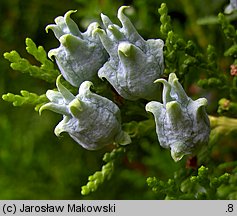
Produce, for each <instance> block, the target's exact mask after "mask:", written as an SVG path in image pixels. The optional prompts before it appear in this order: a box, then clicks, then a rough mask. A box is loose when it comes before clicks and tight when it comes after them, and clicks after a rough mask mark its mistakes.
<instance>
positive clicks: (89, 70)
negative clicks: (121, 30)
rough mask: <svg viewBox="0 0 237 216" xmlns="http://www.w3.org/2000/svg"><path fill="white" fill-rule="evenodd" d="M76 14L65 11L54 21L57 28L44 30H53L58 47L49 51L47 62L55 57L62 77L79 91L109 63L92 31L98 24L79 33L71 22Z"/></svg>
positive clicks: (51, 27) (50, 27) (75, 25)
mask: <svg viewBox="0 0 237 216" xmlns="http://www.w3.org/2000/svg"><path fill="white" fill-rule="evenodd" d="M74 12H76V11H72V10H71V11H68V12H67V13H66V14H65V15H64V17H62V16H59V17H57V18H56V19H55V23H56V24H51V25H48V26H47V27H46V31H48V29H52V30H53V32H54V34H55V36H56V38H57V39H58V40H59V42H60V46H59V47H58V48H56V49H52V50H50V51H49V53H48V55H49V57H50V58H52V56H54V57H55V59H56V63H57V65H58V67H59V70H60V72H61V73H62V75H63V77H64V78H65V79H66V80H67V81H68V82H69V83H70V84H71V85H73V86H76V87H79V86H80V84H81V83H82V82H83V81H85V80H90V81H94V80H95V79H96V78H97V71H98V69H99V68H100V67H102V66H103V64H104V63H105V62H106V61H107V59H108V54H107V53H106V51H105V49H104V47H103V46H102V44H101V42H100V39H99V37H98V35H95V34H94V33H93V31H94V30H95V29H97V28H98V26H99V24H98V23H96V22H94V23H91V24H90V25H89V26H88V29H87V31H86V32H84V33H81V32H80V30H79V28H78V26H77V24H76V23H75V22H74V21H73V20H72V19H71V18H70V15H71V14H72V13H74Z"/></svg>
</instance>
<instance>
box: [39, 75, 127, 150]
mask: <svg viewBox="0 0 237 216" xmlns="http://www.w3.org/2000/svg"><path fill="white" fill-rule="evenodd" d="M56 84H57V88H58V91H53V90H48V91H47V93H46V96H47V97H48V99H49V100H50V102H49V103H47V104H45V105H43V106H42V107H41V108H40V110H39V112H40V113H41V112H42V111H43V110H45V109H49V110H51V111H54V112H56V113H59V114H62V115H63V120H62V121H61V122H60V123H59V124H58V125H57V126H56V128H55V130H54V132H55V134H56V135H57V136H59V135H60V134H61V133H62V132H67V133H68V134H69V135H70V136H71V137H72V138H73V139H74V140H75V141H76V142H77V143H78V144H80V145H81V146H82V147H84V148H85V149H88V150H97V149H100V148H103V147H104V146H106V145H109V144H112V143H113V144H121V145H126V144H129V143H130V142H131V140H130V137H129V135H128V134H127V133H125V132H124V131H122V129H121V118H120V110H119V108H118V107H117V105H116V104H114V103H113V102H112V101H110V100H108V99H107V98H104V97H102V96H100V95H97V94H94V93H92V92H91V91H90V86H91V85H92V82H90V81H84V82H83V83H82V84H81V85H80V88H79V93H78V95H76V96H74V95H73V94H72V93H71V92H70V91H69V90H68V89H66V88H65V87H64V86H63V85H62V84H61V83H60V77H59V78H58V79H57V82H56Z"/></svg>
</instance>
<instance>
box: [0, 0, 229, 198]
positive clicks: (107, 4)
mask: <svg viewBox="0 0 237 216" xmlns="http://www.w3.org/2000/svg"><path fill="white" fill-rule="evenodd" d="M162 2H165V3H166V4H167V6H168V8H169V15H170V16H171V18H172V22H173V24H174V28H175V31H176V32H177V33H180V34H182V35H183V37H184V38H185V39H192V40H194V41H195V42H196V43H197V44H198V46H199V48H200V49H203V50H204V49H206V47H207V45H208V43H211V44H214V45H215V46H216V47H217V49H219V50H220V52H219V53H220V55H222V53H223V50H224V47H223V45H222V44H221V43H220V42H219V41H220V38H221V37H222V35H220V34H221V33H220V26H219V25H216V24H211V25H199V24H198V22H197V21H198V20H199V21H200V19H201V20H202V18H204V17H208V16H216V15H217V14H218V12H223V11H224V8H225V6H226V5H227V4H228V3H229V2H228V1H225V0H205V1H200V0H192V1H191V0H167V1H165V0H163V1H162V0H149V1H143V0H127V1H112V0H91V1H87V0H61V1H60V3H59V2H58V1H56V0H50V1H44V0H28V1H23V0H11V1H9V0H1V1H0V74H1V75H0V94H1V95H2V94H5V93H7V92H12V93H14V94H19V92H20V90H28V91H31V92H35V93H37V94H43V93H45V91H46V90H47V89H52V88H54V85H51V84H48V83H45V82H43V81H41V80H37V79H35V78H32V77H29V76H28V75H25V74H22V73H20V72H17V71H13V70H12V69H11V68H10V66H9V62H8V61H7V60H5V59H4V58H3V53H5V52H10V51H11V50H16V51H18V52H19V53H20V54H21V56H23V57H25V58H27V59H29V60H30V61H31V62H32V63H33V64H37V62H35V60H34V59H33V58H32V57H31V56H29V55H28V54H27V52H26V51H25V38H26V37H30V38H31V39H33V41H34V42H35V43H36V44H37V46H39V45H42V46H43V47H44V48H45V49H46V51H49V50H50V49H51V48H55V47H57V46H58V41H57V40H56V39H55V38H54V35H53V33H52V32H51V31H50V32H49V33H48V34H47V33H46V32H45V27H46V25H48V24H51V23H54V18H56V17H57V16H59V15H64V14H65V12H67V11H68V10H71V9H73V10H74V9H76V10H77V13H75V14H73V15H72V18H73V19H74V21H75V22H76V23H77V24H78V26H79V28H80V29H81V31H84V30H85V29H86V27H87V26H88V24H89V23H90V22H92V21H98V22H100V13H101V12H103V13H104V14H106V15H108V16H109V17H110V18H111V20H112V21H113V22H115V23H118V24H119V25H120V23H119V22H118V20H117V18H116V14H117V10H118V8H119V7H120V6H121V5H131V6H132V7H131V9H130V10H128V11H127V12H126V14H127V15H128V16H129V17H130V19H131V21H132V22H133V23H134V25H135V27H136V28H137V30H138V32H139V33H140V34H141V35H142V36H143V37H144V38H145V39H148V38H160V33H159V27H160V21H159V18H160V17H159V14H158V12H157V10H158V8H159V7H160V5H161V3H162ZM225 69H226V68H225V66H223V70H225ZM213 106H215V104H214V105H213ZM213 109H215V107H214V108H213ZM60 120H61V116H60V115H57V114H55V113H52V112H47V111H46V112H44V113H43V114H42V116H39V114H38V113H37V112H35V111H34V109H33V108H32V107H30V106H29V107H28V106H25V107H13V106H12V104H10V103H7V102H5V101H3V100H1V101H0V199H154V198H155V197H154V194H153V193H152V192H150V191H149V190H148V188H147V185H146V178H147V177H148V176H152V175H156V176H159V177H160V178H161V179H167V178H168V177H169V176H173V173H174V171H175V170H177V169H179V168H180V167H181V166H185V165H184V163H185V162H183V161H182V162H180V163H177V164H175V163H174V162H173V161H172V159H171V158H170V155H169V151H168V150H164V149H161V148H160V147H159V145H158V144H157V143H153V145H152V143H151V144H148V145H149V147H146V148H145V147H144V148H142V147H141V148H140V149H138V150H137V152H139V151H140V152H139V153H137V155H135V156H134V155H132V156H131V157H132V158H134V160H133V161H132V162H128V161H126V160H125V161H124V164H123V166H121V167H118V168H117V169H116V172H115V173H114V175H113V176H112V178H111V180H110V181H108V182H107V183H106V184H104V185H102V187H101V188H99V190H98V191H96V192H95V193H92V194H91V195H89V196H85V197H83V196H82V195H81V194H80V192H81V186H82V185H85V184H86V183H87V177H88V176H89V175H92V174H93V173H94V172H95V171H97V170H99V169H100V168H101V166H102V165H103V161H102V157H103V154H104V153H105V152H106V151H109V149H103V150H101V151H96V152H91V151H87V150H85V149H82V148H81V147H80V146H79V145H77V144H76V143H75V142H73V141H72V139H70V138H69V136H67V135H66V134H63V136H62V137H60V138H57V137H56V136H55V135H54V133H53V129H54V127H55V126H56V124H57V123H58V122H59V121H60ZM155 136H156V135H155V134H154V137H155ZM161 152H162V157H160V156H159V155H161Z"/></svg>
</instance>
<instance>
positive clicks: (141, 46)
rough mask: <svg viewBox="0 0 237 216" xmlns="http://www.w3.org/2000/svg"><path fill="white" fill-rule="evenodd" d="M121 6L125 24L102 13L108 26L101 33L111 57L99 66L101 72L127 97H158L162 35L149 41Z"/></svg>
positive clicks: (101, 74) (100, 35)
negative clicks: (119, 23) (143, 36)
mask: <svg viewBox="0 0 237 216" xmlns="http://www.w3.org/2000/svg"><path fill="white" fill-rule="evenodd" d="M125 8H127V7H126V6H122V7H120V8H119V10H118V19H119V20H120V21H121V23H122V27H119V26H118V25H115V24H113V23H112V22H111V20H110V19H109V18H108V17H107V16H105V15H103V14H101V19H102V21H103V24H104V27H105V30H103V29H99V28H98V29H97V30H96V31H95V33H97V34H98V35H99V37H100V39H101V41H102V44H103V46H104V47H105V49H106V51H107V52H108V54H109V56H110V58H109V60H108V61H107V62H106V63H105V64H104V66H103V67H102V68H100V69H99V72H98V76H99V77H100V78H106V79H107V80H108V81H109V82H110V84H111V85H112V86H113V87H114V89H115V90H116V91H117V92H118V93H119V94H120V95H121V96H122V97H123V98H125V99H128V100H137V99H140V98H144V99H148V100H149V99H155V98H157V94H156V93H157V91H158V85H155V84H154V81H155V80H156V79H158V78H160V76H161V75H162V74H163V70H164V65H163V46H164V42H163V41H162V40H160V39H149V40H147V41H145V40H144V39H143V38H142V37H141V36H140V35H139V34H138V32H137V31H136V29H135V27H134V26H133V24H132V23H131V22H130V20H129V19H128V17H127V16H125V15H124V13H123V11H124V9H125Z"/></svg>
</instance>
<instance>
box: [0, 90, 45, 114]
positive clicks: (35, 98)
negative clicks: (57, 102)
mask: <svg viewBox="0 0 237 216" xmlns="http://www.w3.org/2000/svg"><path fill="white" fill-rule="evenodd" d="M2 99H3V100H5V101H7V102H12V104H13V106H22V105H26V104H30V105H33V106H35V111H39V108H40V107H41V106H42V105H43V104H44V103H46V102H47V101H48V99H47V97H46V95H45V94H43V95H37V94H35V93H31V92H28V91H25V90H21V95H14V94H12V93H7V94H4V95H3V96H2Z"/></svg>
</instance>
